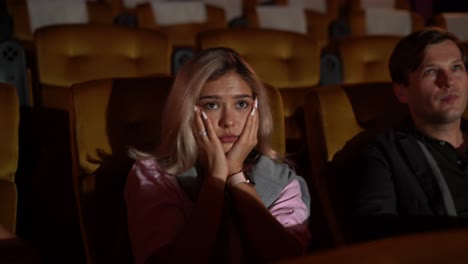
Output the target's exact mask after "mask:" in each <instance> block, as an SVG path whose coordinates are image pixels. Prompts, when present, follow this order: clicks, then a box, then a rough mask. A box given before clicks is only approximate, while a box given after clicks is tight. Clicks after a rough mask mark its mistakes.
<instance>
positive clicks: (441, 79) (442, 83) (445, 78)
mask: <svg viewBox="0 0 468 264" xmlns="http://www.w3.org/2000/svg"><path fill="white" fill-rule="evenodd" d="M437 85H438V86H439V87H440V88H442V89H451V88H453V87H454V85H455V82H454V80H453V77H452V75H451V73H450V71H446V70H440V71H439V73H438V74H437Z"/></svg>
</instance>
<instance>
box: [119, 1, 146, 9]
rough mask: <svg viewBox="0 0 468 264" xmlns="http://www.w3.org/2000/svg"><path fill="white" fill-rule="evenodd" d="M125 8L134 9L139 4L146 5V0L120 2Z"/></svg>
mask: <svg viewBox="0 0 468 264" xmlns="http://www.w3.org/2000/svg"><path fill="white" fill-rule="evenodd" d="M122 1H123V4H124V6H125V7H127V8H134V7H136V6H137V5H139V4H143V3H148V0H122Z"/></svg>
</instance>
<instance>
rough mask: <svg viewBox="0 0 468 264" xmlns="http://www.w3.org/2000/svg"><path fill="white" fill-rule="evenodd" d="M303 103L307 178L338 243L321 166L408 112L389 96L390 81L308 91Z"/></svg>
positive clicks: (396, 121) (393, 97) (339, 235)
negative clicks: (361, 135) (352, 142)
mask: <svg viewBox="0 0 468 264" xmlns="http://www.w3.org/2000/svg"><path fill="white" fill-rule="evenodd" d="M305 101H306V102H307V104H305V105H304V111H305V123H306V133H307V145H308V150H309V157H310V164H311V168H310V169H311V174H312V175H311V176H312V179H313V182H314V186H316V188H317V192H318V196H319V199H320V202H321V205H322V207H323V210H324V213H325V216H326V217H327V221H328V223H329V225H330V226H329V228H330V230H331V233H332V236H333V239H334V240H335V242H336V243H337V244H340V243H343V241H344V238H343V234H342V233H341V232H342V230H341V229H340V227H339V226H338V224H337V219H336V216H335V213H334V210H333V209H332V206H331V204H330V200H329V198H330V197H329V196H328V195H329V194H328V189H329V188H328V184H329V182H328V181H329V180H330V179H324V176H323V174H322V170H323V168H324V166H325V164H326V163H327V162H328V161H330V160H332V158H333V157H334V155H335V154H336V153H337V152H338V151H339V150H341V149H342V148H343V147H344V146H345V144H346V143H347V142H348V141H350V140H351V139H352V138H354V137H355V136H356V135H358V134H359V133H361V132H363V131H369V132H373V131H379V130H380V129H381V128H385V127H392V126H395V124H398V123H399V122H400V121H402V120H403V119H404V118H405V117H406V116H407V115H408V110H407V108H406V106H405V105H403V104H400V103H399V102H398V101H397V99H396V97H395V96H394V95H393V88H392V83H390V82H382V83H359V84H341V85H333V86H321V87H317V88H315V89H312V90H311V91H310V93H308V94H307V95H306V97H305ZM362 140H365V138H363V139H362ZM363 143H364V142H363ZM359 147H361V145H357V146H356V150H358V148H359ZM350 155H351V154H350Z"/></svg>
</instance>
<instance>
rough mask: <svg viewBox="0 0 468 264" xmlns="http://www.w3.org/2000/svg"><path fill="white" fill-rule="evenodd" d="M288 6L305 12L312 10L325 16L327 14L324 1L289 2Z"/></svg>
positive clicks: (304, 0)
mask: <svg viewBox="0 0 468 264" xmlns="http://www.w3.org/2000/svg"><path fill="white" fill-rule="evenodd" d="M288 6H291V7H300V8H304V9H306V10H313V11H317V12H319V13H322V14H325V13H326V12H327V2H326V1H325V0H316V1H307V0H289V1H288Z"/></svg>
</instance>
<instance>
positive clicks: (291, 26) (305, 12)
mask: <svg viewBox="0 0 468 264" xmlns="http://www.w3.org/2000/svg"><path fill="white" fill-rule="evenodd" d="M244 14H245V17H246V21H247V27H248V28H261V29H275V30H284V31H291V32H297V33H301V34H307V35H309V36H310V37H311V38H313V39H315V40H316V41H317V42H318V43H319V45H320V47H324V46H325V45H326V44H327V43H328V40H329V37H328V36H329V31H328V29H329V25H330V22H331V21H332V19H331V17H329V16H328V14H322V13H319V12H317V11H315V10H309V9H306V8H305V7H300V6H288V5H269V6H258V7H255V8H247V9H244Z"/></svg>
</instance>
